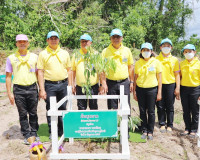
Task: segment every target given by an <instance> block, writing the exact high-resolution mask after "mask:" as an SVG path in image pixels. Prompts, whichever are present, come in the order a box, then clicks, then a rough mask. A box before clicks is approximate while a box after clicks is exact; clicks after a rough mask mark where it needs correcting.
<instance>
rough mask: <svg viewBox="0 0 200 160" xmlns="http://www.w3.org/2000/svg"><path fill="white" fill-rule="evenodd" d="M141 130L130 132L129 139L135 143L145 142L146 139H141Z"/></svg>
mask: <svg viewBox="0 0 200 160" xmlns="http://www.w3.org/2000/svg"><path fill="white" fill-rule="evenodd" d="M141 135H142V133H141V132H129V136H130V138H129V141H130V142H134V143H145V142H146V139H141Z"/></svg>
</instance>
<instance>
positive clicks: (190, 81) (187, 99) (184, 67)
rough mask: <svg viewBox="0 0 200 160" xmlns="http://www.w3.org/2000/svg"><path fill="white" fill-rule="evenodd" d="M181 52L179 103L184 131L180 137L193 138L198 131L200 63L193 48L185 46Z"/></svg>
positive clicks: (190, 45) (188, 45)
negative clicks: (182, 58)
mask: <svg viewBox="0 0 200 160" xmlns="http://www.w3.org/2000/svg"><path fill="white" fill-rule="evenodd" d="M182 52H183V54H184V56H185V58H186V59H185V60H184V61H182V62H181V63H180V69H181V89H180V93H181V103H182V107H183V119H184V122H185V131H184V132H183V133H181V135H188V134H189V136H190V137H191V138H194V137H195V135H196V133H197V129H198V120H199V104H198V99H200V98H199V96H200V86H199V85H200V61H199V60H198V58H197V57H194V56H195V54H196V49H195V46H194V45H192V44H187V45H186V46H185V47H184V48H183V49H182Z"/></svg>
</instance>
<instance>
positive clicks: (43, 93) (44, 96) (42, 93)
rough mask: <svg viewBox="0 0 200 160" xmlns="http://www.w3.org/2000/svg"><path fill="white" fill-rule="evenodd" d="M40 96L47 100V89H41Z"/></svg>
mask: <svg viewBox="0 0 200 160" xmlns="http://www.w3.org/2000/svg"><path fill="white" fill-rule="evenodd" d="M39 96H40V98H42V99H44V100H45V99H46V98H47V93H46V91H45V90H40V92H39Z"/></svg>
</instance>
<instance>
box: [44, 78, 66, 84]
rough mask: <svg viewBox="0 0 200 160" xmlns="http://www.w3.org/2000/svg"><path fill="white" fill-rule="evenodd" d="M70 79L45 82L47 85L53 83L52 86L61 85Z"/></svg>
mask: <svg viewBox="0 0 200 160" xmlns="http://www.w3.org/2000/svg"><path fill="white" fill-rule="evenodd" d="M67 79H68V78H66V79H63V80H61V81H49V80H45V83H51V84H60V83H64V82H66V81H67Z"/></svg>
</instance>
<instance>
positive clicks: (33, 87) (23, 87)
mask: <svg viewBox="0 0 200 160" xmlns="http://www.w3.org/2000/svg"><path fill="white" fill-rule="evenodd" d="M16 46H17V49H18V50H17V51H16V53H14V54H11V55H10V56H9V57H8V58H7V61H6V88H7V93H8V97H9V100H10V103H11V104H12V105H14V103H15V104H16V106H17V109H18V113H19V122H20V126H21V133H22V134H23V136H24V143H25V144H29V143H28V141H27V139H28V138H29V137H32V136H35V137H36V140H39V137H38V136H37V131H38V128H39V125H38V116H37V105H38V87H37V84H36V82H37V70H36V63H37V58H38V56H37V55H36V54H34V53H31V52H29V51H28V46H29V42H28V37H27V35H24V34H19V35H17V36H16ZM12 74H13V75H14V78H13V93H12V92H11V84H12V82H11V79H12ZM27 114H28V115H29V120H28V118H27Z"/></svg>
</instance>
